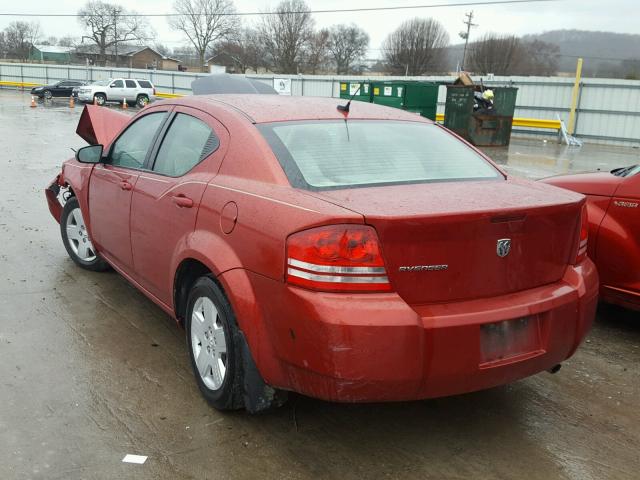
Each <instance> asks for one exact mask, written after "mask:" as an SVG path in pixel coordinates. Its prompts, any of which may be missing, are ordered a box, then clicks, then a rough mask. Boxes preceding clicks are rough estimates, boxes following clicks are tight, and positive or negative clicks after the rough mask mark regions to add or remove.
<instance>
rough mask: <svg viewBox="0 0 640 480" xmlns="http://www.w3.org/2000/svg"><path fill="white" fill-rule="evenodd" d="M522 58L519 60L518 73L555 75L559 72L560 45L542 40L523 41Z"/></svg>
mask: <svg viewBox="0 0 640 480" xmlns="http://www.w3.org/2000/svg"><path fill="white" fill-rule="evenodd" d="M521 56H522V58H521V59H520V61H519V62H517V67H516V69H515V70H514V73H515V74H517V75H545V76H548V75H555V74H556V73H557V72H558V59H559V57H560V47H558V45H555V44H553V43H549V42H543V41H542V40H532V41H522V53H521Z"/></svg>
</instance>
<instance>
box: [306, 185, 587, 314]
mask: <svg viewBox="0 0 640 480" xmlns="http://www.w3.org/2000/svg"><path fill="white" fill-rule="evenodd" d="M316 195H319V196H321V197H323V198H325V199H326V200H328V201H330V202H332V203H336V204H339V205H342V206H345V207H347V208H349V209H351V210H353V211H355V212H358V213H361V214H362V215H363V216H364V217H365V222H366V223H368V224H370V225H373V226H374V227H375V228H376V230H377V232H378V236H379V237H380V241H381V243H382V249H383V254H384V258H385V263H386V268H387V273H388V276H389V279H390V281H391V284H392V287H393V288H394V289H395V290H396V291H397V292H398V294H399V295H400V296H402V297H403V298H404V299H405V301H407V302H408V303H410V304H423V303H433V302H447V301H462V300H466V299H472V298H481V297H491V296H496V295H504V294H508V293H511V292H516V291H520V290H525V289H529V288H534V287H537V286H540V285H545V284H549V283H552V282H555V281H558V280H560V279H561V278H562V276H563V274H564V271H565V269H566V267H567V264H568V263H570V261H571V258H572V256H573V255H575V252H576V241H577V240H576V238H577V237H576V234H577V229H578V228H579V221H580V212H581V205H582V203H583V198H584V197H583V196H582V195H579V194H576V193H573V192H569V191H563V190H559V189H557V188H553V187H549V186H547V185H543V184H535V183H531V182H524V181H513V180H509V181H503V180H498V181H475V182H474V181H471V182H443V183H431V184H416V185H402V186H386V187H373V188H355V189H345V190H333V191H323V192H317V193H316ZM500 240H503V242H501V245H502V249H500V248H499V241H500ZM504 240H509V242H505V241H504ZM506 243H510V249H509V251H508V252H505V249H506V248H507V247H506Z"/></svg>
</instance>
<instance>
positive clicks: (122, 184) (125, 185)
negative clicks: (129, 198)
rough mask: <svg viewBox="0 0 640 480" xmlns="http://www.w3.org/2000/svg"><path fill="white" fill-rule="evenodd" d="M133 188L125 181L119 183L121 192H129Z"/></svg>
mask: <svg viewBox="0 0 640 480" xmlns="http://www.w3.org/2000/svg"><path fill="white" fill-rule="evenodd" d="M132 188H133V185H131V184H130V183H129V182H127V181H126V180H122V181H121V182H120V189H121V190H131V189H132Z"/></svg>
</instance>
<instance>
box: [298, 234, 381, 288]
mask: <svg viewBox="0 0 640 480" xmlns="http://www.w3.org/2000/svg"><path fill="white" fill-rule="evenodd" d="M286 279H287V282H288V283H289V284H291V285H296V286H300V287H305V288H309V289H312V290H322V291H327V292H388V291H390V290H391V284H390V283H389V279H388V277H387V271H386V269H385V266H384V260H383V258H382V251H381V248H380V242H379V240H378V235H377V234H376V231H375V230H374V229H373V227H370V226H368V225H328V226H323V227H317V228H312V229H309V230H304V231H302V232H298V233H295V234H293V235H291V236H290V237H289V238H288V240H287V273H286Z"/></svg>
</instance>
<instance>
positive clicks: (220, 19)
mask: <svg viewBox="0 0 640 480" xmlns="http://www.w3.org/2000/svg"><path fill="white" fill-rule="evenodd" d="M173 9H174V10H175V12H176V13H177V14H178V15H177V16H174V17H170V19H169V25H171V27H172V28H173V29H175V30H178V31H180V32H182V33H183V34H184V35H185V36H186V37H187V38H188V39H189V42H190V43H191V44H192V45H193V48H195V50H196V53H197V54H198V57H199V59H200V67H201V68H202V70H203V71H205V70H206V67H205V65H204V62H205V55H206V54H207V52H209V51H210V50H211V48H212V47H213V45H214V44H215V43H216V42H219V41H221V40H223V39H225V38H229V37H230V36H232V35H233V34H235V33H237V32H238V30H239V28H240V22H239V20H238V18H237V17H236V16H235V15H232V14H233V13H235V7H234V5H233V1H232V0H176V3H174V5H173Z"/></svg>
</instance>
